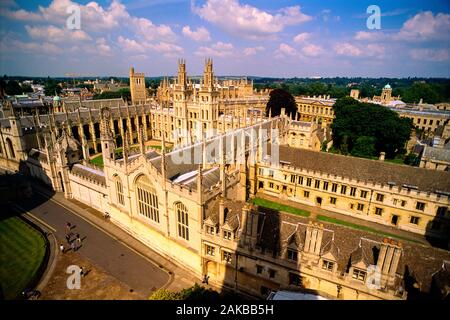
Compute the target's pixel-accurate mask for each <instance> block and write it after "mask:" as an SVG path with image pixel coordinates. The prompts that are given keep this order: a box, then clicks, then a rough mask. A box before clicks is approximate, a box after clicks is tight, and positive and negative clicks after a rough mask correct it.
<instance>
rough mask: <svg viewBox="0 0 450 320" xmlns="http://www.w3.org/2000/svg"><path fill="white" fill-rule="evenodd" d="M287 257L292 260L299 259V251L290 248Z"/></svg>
mask: <svg viewBox="0 0 450 320" xmlns="http://www.w3.org/2000/svg"><path fill="white" fill-rule="evenodd" d="M287 258H288V260H291V261H297V260H298V252H297V251H295V250H291V249H288V251H287Z"/></svg>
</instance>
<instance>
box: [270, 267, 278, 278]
mask: <svg viewBox="0 0 450 320" xmlns="http://www.w3.org/2000/svg"><path fill="white" fill-rule="evenodd" d="M276 274H277V272H276V271H275V270H273V269H269V278H272V279H273V278H275V275H276Z"/></svg>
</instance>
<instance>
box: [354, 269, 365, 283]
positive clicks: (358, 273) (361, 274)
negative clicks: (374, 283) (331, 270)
mask: <svg viewBox="0 0 450 320" xmlns="http://www.w3.org/2000/svg"><path fill="white" fill-rule="evenodd" d="M352 278H353V279H356V280H360V281H364V280H365V279H366V272H365V271H363V270H361V269H356V268H355V269H353V274H352Z"/></svg>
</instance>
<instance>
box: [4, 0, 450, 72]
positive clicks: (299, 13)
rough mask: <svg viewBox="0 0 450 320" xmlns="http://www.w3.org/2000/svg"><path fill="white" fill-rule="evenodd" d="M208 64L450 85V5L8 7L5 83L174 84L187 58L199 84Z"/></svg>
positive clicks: (15, 3)
mask: <svg viewBox="0 0 450 320" xmlns="http://www.w3.org/2000/svg"><path fill="white" fill-rule="evenodd" d="M372 4H376V5H378V6H379V7H380V10H381V29H380V30H369V29H368V28H367V26H366V20H367V17H368V16H369V14H367V13H366V10H367V7H368V6H369V5H372ZM72 5H78V6H79V8H80V13H81V14H80V18H81V28H80V29H75V30H71V29H69V28H67V25H66V20H67V18H68V17H69V15H70V14H69V13H67V8H68V7H71V6H72ZM206 57H211V58H213V60H214V69H215V71H216V74H217V75H255V76H275V77H294V76H297V77H313V76H322V77H332V76H363V77H384V76H386V77H408V76H411V77H413V76H424V77H450V1H447V0H441V1H437V0H428V1H414V0H413V1H403V0H397V1H373V0H371V1H365V0H353V1H341V0H325V1H317V0H301V1H294V0H278V1H255V0H202V1H199V0H196V1H190V0H121V1H119V0H96V1H81V0H80V1H71V0H51V1H50V0H48V1H27V0H2V1H1V2H0V74H9V75H30V76H47V75H49V76H63V75H64V74H66V73H76V74H79V75H80V76H96V75H99V76H104V75H116V76H125V75H127V74H128V70H129V67H130V66H134V67H135V69H136V70H137V71H142V72H145V74H146V75H147V76H160V75H173V74H175V72H176V69H177V66H176V61H177V59H179V58H184V59H186V60H187V69H188V73H189V74H191V75H194V74H200V73H201V72H202V68H203V62H204V59H205V58H206Z"/></svg>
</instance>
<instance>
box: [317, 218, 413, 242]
mask: <svg viewBox="0 0 450 320" xmlns="http://www.w3.org/2000/svg"><path fill="white" fill-rule="evenodd" d="M317 220H319V221H323V222H328V223H333V224H338V225H342V226H345V227H349V228H352V229H356V230H360V231H366V232H370V233H374V234H377V235H382V236H386V237H391V238H397V239H400V240H406V241H410V242H416V243H420V242H419V241H416V240H412V239H409V238H405V237H402V236H398V235H396V234H393V233H389V232H384V231H380V230H377V229H373V228H371V227H367V226H362V225H359V224H356V223H352V222H348V221H343V220H339V219H336V218H331V217H327V216H323V215H318V216H317Z"/></svg>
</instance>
